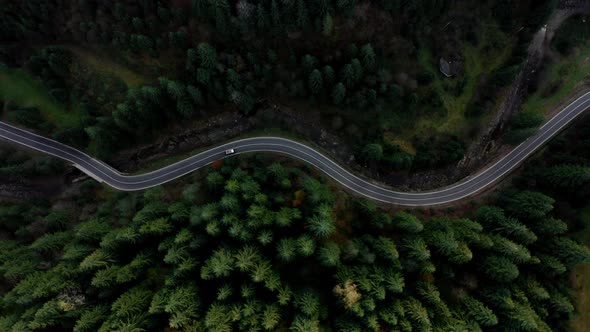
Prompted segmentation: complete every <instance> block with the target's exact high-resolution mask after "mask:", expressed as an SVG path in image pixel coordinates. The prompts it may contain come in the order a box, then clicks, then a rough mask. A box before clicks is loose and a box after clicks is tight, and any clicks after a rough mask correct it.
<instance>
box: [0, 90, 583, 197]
mask: <svg viewBox="0 0 590 332" xmlns="http://www.w3.org/2000/svg"><path fill="white" fill-rule="evenodd" d="M589 107H590V92H587V93H586V94H584V95H583V96H581V97H579V98H578V99H576V100H575V101H574V102H572V103H571V104H569V105H567V106H566V107H564V108H563V109H562V110H561V111H560V112H559V113H557V114H556V115H555V116H553V117H552V118H551V119H550V120H549V121H547V122H546V123H545V125H543V126H542V127H541V128H540V129H539V131H538V133H537V134H536V135H534V136H533V137H530V138H529V139H527V140H526V141H525V142H523V143H522V144H520V145H519V146H517V147H516V148H514V149H513V150H512V151H511V152H510V153H508V154H507V155H506V156H504V157H503V158H502V159H500V160H499V161H498V162H496V163H494V164H493V165H491V166H490V167H488V168H486V169H485V170H483V171H481V172H479V173H478V174H477V175H473V176H471V177H469V178H466V179H464V180H463V181H461V182H458V183H456V184H454V185H452V186H449V187H445V188H442V189H438V190H434V191H426V192H416V193H412V192H399V191H393V190H390V189H388V188H386V187H385V186H383V185H380V184H375V183H372V182H369V181H366V180H363V179H361V178H359V177H358V176H355V175H353V174H352V173H350V172H349V171H347V170H346V169H345V168H343V167H342V166H340V165H339V164H337V163H336V162H334V161H333V160H331V159H330V158H328V157H327V156H325V155H324V154H322V153H321V152H319V151H317V150H315V149H313V148H311V147H309V146H307V145H304V144H301V143H299V142H296V141H293V140H290V139H285V138H280V137H252V138H246V139H241V140H236V141H233V142H229V143H226V144H223V145H219V146H216V147H213V148H211V149H209V150H206V151H204V152H201V153H199V154H196V155H194V156H191V157H188V158H186V159H183V160H181V161H179V162H177V163H174V164H172V165H168V166H166V167H163V168H160V169H158V170H155V171H152V172H149V173H145V174H140V175H133V176H127V175H124V174H122V173H120V172H119V171H117V170H116V169H114V168H112V167H111V166H109V165H107V164H106V163H104V162H102V161H99V160H96V159H94V158H92V157H90V156H88V155H86V154H85V153H83V152H81V151H79V150H76V149H74V148H72V147H70V146H67V145H64V144H61V143H59V142H56V141H54V140H51V139H48V138H45V137H42V136H38V135H36V134H33V133H31V132H29V131H26V130H23V129H20V128H16V127H14V126H11V125H9V124H7V123H3V122H0V137H1V138H3V139H5V140H8V141H11V142H14V143H17V144H20V145H23V146H26V147H29V148H32V149H35V150H38V151H41V152H44V153H47V154H50V155H53V156H55V157H58V158H60V159H63V160H66V161H68V162H70V163H72V164H74V165H75V166H76V167H77V168H79V169H80V170H81V171H83V172H85V173H86V174H88V175H89V176H91V177H92V178H94V179H95V180H97V181H99V182H103V183H105V184H107V185H109V186H111V187H113V188H116V189H119V190H123V191H135V190H143V189H147V188H150V187H154V186H157V185H161V184H164V183H167V182H169V181H172V180H174V179H177V178H179V177H181V176H183V175H186V174H188V173H190V172H192V171H194V170H197V169H199V168H201V167H204V166H207V165H209V164H211V163H213V162H214V161H216V160H219V159H222V158H224V157H226V155H225V151H227V150H228V149H234V150H235V154H241V153H278V154H283V155H288V156H291V157H293V158H296V159H300V160H302V161H305V162H307V163H309V164H311V165H313V166H314V167H316V168H318V169H319V170H321V171H322V172H324V173H325V174H326V175H328V176H330V177H331V178H333V179H334V180H336V181H337V182H339V183H340V184H341V185H343V186H344V187H346V188H348V189H349V190H351V191H353V192H355V193H356V194H359V195H362V196H365V197H367V198H370V199H373V200H376V201H380V202H384V203H390V204H396V205H402V206H434V205H442V204H447V203H451V202H455V201H458V200H461V199H463V198H465V197H468V196H471V195H474V194H476V193H478V192H481V191H482V190H484V189H487V188H489V187H490V186H491V185H493V184H495V183H496V182H498V181H499V180H500V179H502V178H503V177H504V176H506V175H507V174H509V173H510V172H511V171H513V170H514V169H515V168H517V167H518V166H519V165H520V164H522V163H523V162H524V160H526V158H527V157H528V156H530V155H531V154H532V153H534V152H535V151H536V150H538V149H539V148H540V147H542V146H543V145H544V144H545V143H547V142H548V141H549V140H550V139H551V138H553V137H554V136H555V135H557V134H558V133H559V132H560V131H561V130H562V129H563V128H565V127H566V126H567V125H569V124H570V123H571V122H572V121H573V120H575V119H576V118H577V117H578V116H580V115H581V114H583V113H584V112H585V111H586V110H587V109H588V108H589Z"/></svg>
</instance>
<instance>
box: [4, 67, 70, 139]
mask: <svg viewBox="0 0 590 332" xmlns="http://www.w3.org/2000/svg"><path fill="white" fill-rule="evenodd" d="M0 98H2V99H3V100H5V101H9V102H11V103H12V104H15V105H17V106H20V107H34V108H37V109H39V111H40V112H41V116H42V117H43V118H44V119H45V120H46V121H47V122H49V123H51V124H53V125H55V126H56V127H58V128H60V127H74V126H77V125H78V124H79V123H80V118H81V115H80V113H79V112H76V111H75V109H74V110H72V111H71V112H68V111H67V110H66V108H65V107H64V106H63V105H61V104H60V103H59V102H57V101H56V100H55V98H53V96H51V94H50V93H49V91H48V90H47V88H46V87H45V86H44V85H43V84H42V83H41V82H39V81H37V80H35V79H33V78H32V77H30V76H29V75H27V73H25V72H24V71H23V70H21V69H9V68H0Z"/></svg>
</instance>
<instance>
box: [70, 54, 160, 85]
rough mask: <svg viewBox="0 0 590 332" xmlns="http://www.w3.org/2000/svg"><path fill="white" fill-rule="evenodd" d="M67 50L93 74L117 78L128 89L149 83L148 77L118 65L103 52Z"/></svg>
mask: <svg viewBox="0 0 590 332" xmlns="http://www.w3.org/2000/svg"><path fill="white" fill-rule="evenodd" d="M68 49H69V50H70V51H72V53H74V54H75V55H76V56H77V58H78V59H79V60H80V62H81V63H83V64H84V65H86V66H88V68H90V69H91V70H92V71H93V72H95V73H99V74H106V75H112V76H115V77H118V78H119V79H121V80H122V81H123V82H125V84H126V85H127V86H128V87H137V86H140V85H142V84H145V83H146V82H149V81H150V79H149V78H148V77H146V76H144V75H142V74H140V73H138V72H136V71H135V70H132V69H130V68H128V67H127V66H125V65H123V64H120V63H118V62H117V61H115V60H113V58H112V57H111V56H109V55H107V54H105V52H103V51H100V50H96V51H93V52H89V51H87V50H85V49H81V48H77V47H68Z"/></svg>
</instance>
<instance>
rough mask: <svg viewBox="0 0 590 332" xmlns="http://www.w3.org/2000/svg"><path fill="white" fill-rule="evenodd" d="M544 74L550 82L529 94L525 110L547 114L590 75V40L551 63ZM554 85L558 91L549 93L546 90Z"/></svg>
mask: <svg viewBox="0 0 590 332" xmlns="http://www.w3.org/2000/svg"><path fill="white" fill-rule="evenodd" d="M544 74H545V78H544V81H545V82H548V83H547V84H545V85H542V86H540V87H539V88H538V89H537V91H535V92H534V93H532V94H530V95H529V96H528V98H527V100H526V101H525V103H524V105H523V110H524V111H531V112H537V113H539V114H541V115H546V114H547V113H548V112H549V111H550V110H551V109H553V108H555V107H556V106H557V105H558V104H559V102H560V101H562V100H564V99H565V98H567V97H568V96H569V95H571V94H572V93H573V92H574V91H575V89H576V88H577V87H578V85H579V84H581V83H583V81H584V80H586V79H588V78H589V77H590V41H589V42H586V43H585V44H584V45H582V46H581V47H580V48H579V51H578V52H576V53H575V54H572V55H570V56H567V57H564V58H561V59H558V60H557V61H555V62H553V63H551V64H549V66H548V67H547V68H546V70H545V73H544ZM552 87H555V89H556V91H554V92H553V93H552V94H550V95H548V94H547V92H546V91H547V89H552Z"/></svg>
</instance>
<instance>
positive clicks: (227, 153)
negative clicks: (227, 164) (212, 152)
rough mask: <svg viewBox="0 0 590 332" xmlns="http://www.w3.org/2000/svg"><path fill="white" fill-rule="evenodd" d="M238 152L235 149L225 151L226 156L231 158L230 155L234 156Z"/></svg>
mask: <svg viewBox="0 0 590 332" xmlns="http://www.w3.org/2000/svg"><path fill="white" fill-rule="evenodd" d="M235 152H236V151H235V150H234V149H227V150H225V155H226V156H229V155H230V154H234V153H235Z"/></svg>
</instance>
